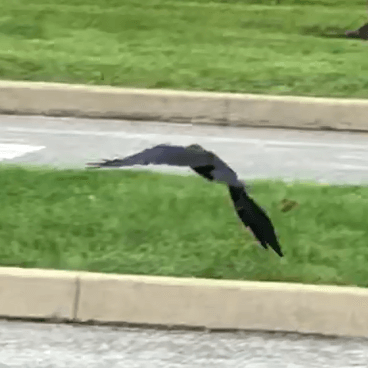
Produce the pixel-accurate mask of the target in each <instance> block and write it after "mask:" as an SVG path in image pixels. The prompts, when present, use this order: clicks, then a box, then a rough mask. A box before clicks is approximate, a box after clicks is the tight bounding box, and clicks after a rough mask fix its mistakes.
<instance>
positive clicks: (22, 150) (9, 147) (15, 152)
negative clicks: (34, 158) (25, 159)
mask: <svg viewBox="0 0 368 368" xmlns="http://www.w3.org/2000/svg"><path fill="white" fill-rule="evenodd" d="M44 148H46V146H29V145H27V144H10V143H9V144H7V143H0V161H3V160H11V159H13V158H16V157H20V156H23V155H25V154H27V153H31V152H35V151H39V150H41V149H44Z"/></svg>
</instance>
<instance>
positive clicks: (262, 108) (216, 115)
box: [0, 81, 368, 131]
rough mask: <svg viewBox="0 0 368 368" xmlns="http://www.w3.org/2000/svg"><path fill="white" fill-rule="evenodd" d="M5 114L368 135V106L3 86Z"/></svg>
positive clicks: (124, 90) (349, 102)
mask: <svg viewBox="0 0 368 368" xmlns="http://www.w3.org/2000/svg"><path fill="white" fill-rule="evenodd" d="M0 113H2V114H20V115H21V114H29V115H46V116H70V117H88V118H114V119H129V120H147V121H149V120H151V121H165V122H177V123H178V122H179V123H192V124H216V125H231V126H258V127H278V128H294V129H316V130H318V129H319V130H351V131H368V100H363V99H361V100H360V99H355V100H348V99H335V98H311V97H293V96H286V97H283V96H268V95H251V94H231V93H211V92H186V91H171V90H145V89H133V88H132V89H129V88H114V87H106V86H86V85H68V84H57V83H39V82H12V81H0Z"/></svg>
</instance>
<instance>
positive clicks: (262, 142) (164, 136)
mask: <svg viewBox="0 0 368 368" xmlns="http://www.w3.org/2000/svg"><path fill="white" fill-rule="evenodd" d="M6 130H7V131H8V132H22V133H35V134H57V135H62V134H64V135H65V134H66V135H84V136H86V135H92V136H105V137H106V136H110V137H117V138H118V137H121V138H128V139H132V138H133V139H134V138H140V139H148V140H150V139H153V138H156V139H157V138H161V139H169V140H170V141H171V140H172V139H179V140H181V141H183V140H185V141H193V140H198V138H200V139H204V140H209V141H213V142H229V143H245V144H257V145H262V146H263V145H275V146H284V147H285V148H286V147H287V146H290V147H294V148H295V147H296V148H298V147H326V148H339V149H344V148H347V149H355V150H364V151H368V145H356V144H346V143H337V144H334V143H318V142H306V141H305V142H302V141H297V142H296V141H278V140H269V139H254V138H232V137H216V136H208V135H207V136H206V135H203V136H202V135H189V134H185V133H184V134H173V133H168V134H162V133H144V134H140V133H127V132H117V131H112V132H106V131H85V130H65V129H63V130H60V129H28V128H13V127H11V128H6Z"/></svg>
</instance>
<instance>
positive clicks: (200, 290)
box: [0, 267, 368, 337]
mask: <svg viewBox="0 0 368 368" xmlns="http://www.w3.org/2000/svg"><path fill="white" fill-rule="evenodd" d="M367 311H368V289H364V288H357V287H337V286H317V285H302V284H288V283H273V282H272V283H271V282H245V281H222V280H204V279H193V278H192V279H186V278H170V277H158V276H132V275H113V274H99V273H88V272H66V271H52V270H39V269H21V268H6V267H5V268H0V316H2V317H13V318H43V319H51V320H52V319H59V320H66V321H72V322H92V321H94V322H100V323H103V322H104V323H106V322H110V323H127V324H133V325H134V324H139V325H142V324H144V325H166V326H182V327H192V328H198V327H202V328H207V329H240V330H242V329H245V330H268V331H289V332H300V333H318V334H324V335H337V336H355V337H362V336H363V337H368V313H367Z"/></svg>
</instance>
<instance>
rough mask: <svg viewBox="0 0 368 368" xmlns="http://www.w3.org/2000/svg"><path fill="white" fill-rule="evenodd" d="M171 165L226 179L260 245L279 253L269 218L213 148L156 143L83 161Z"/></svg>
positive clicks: (97, 164) (106, 164)
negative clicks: (126, 153) (131, 152)
mask: <svg viewBox="0 0 368 368" xmlns="http://www.w3.org/2000/svg"><path fill="white" fill-rule="evenodd" d="M149 164H156V165H172V166H189V167H190V168H191V169H192V170H194V171H195V172H196V173H197V174H199V175H201V176H202V177H204V178H205V179H207V180H209V181H217V182H222V183H226V184H227V186H228V188H229V192H230V196H231V199H232V201H233V203H234V207H235V210H236V212H237V214H238V216H239V218H240V219H241V221H242V222H243V223H244V225H245V226H246V227H248V228H250V230H251V231H252V233H253V234H254V236H255V237H256V238H257V239H258V240H259V242H260V243H261V245H262V247H263V248H265V249H268V248H267V246H270V247H271V248H272V249H273V250H274V251H275V252H276V253H277V254H278V255H279V256H280V257H283V253H282V251H281V248H280V245H279V242H278V240H277V236H276V234H275V230H274V227H273V225H272V222H271V220H270V219H269V217H268V216H267V214H266V213H265V211H264V210H263V209H262V208H261V207H260V206H259V205H258V204H257V203H255V202H254V201H253V199H252V198H250V197H249V196H248V194H247V193H246V190H245V189H246V186H245V183H244V181H242V180H239V179H238V176H237V174H236V173H235V172H234V171H233V170H232V169H231V168H230V167H229V166H228V165H227V164H226V163H225V162H224V161H222V160H221V159H220V158H219V157H218V156H216V155H215V154H214V153H213V152H211V151H207V150H205V149H204V148H203V147H201V146H200V145H198V144H192V145H190V146H186V147H185V146H171V145H166V144H160V145H158V146H155V147H152V148H148V149H145V150H143V151H142V152H139V153H137V154H134V155H131V156H127V157H125V158H123V159H113V160H103V161H102V162H91V163H87V165H88V166H93V167H122V166H133V165H149Z"/></svg>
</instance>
